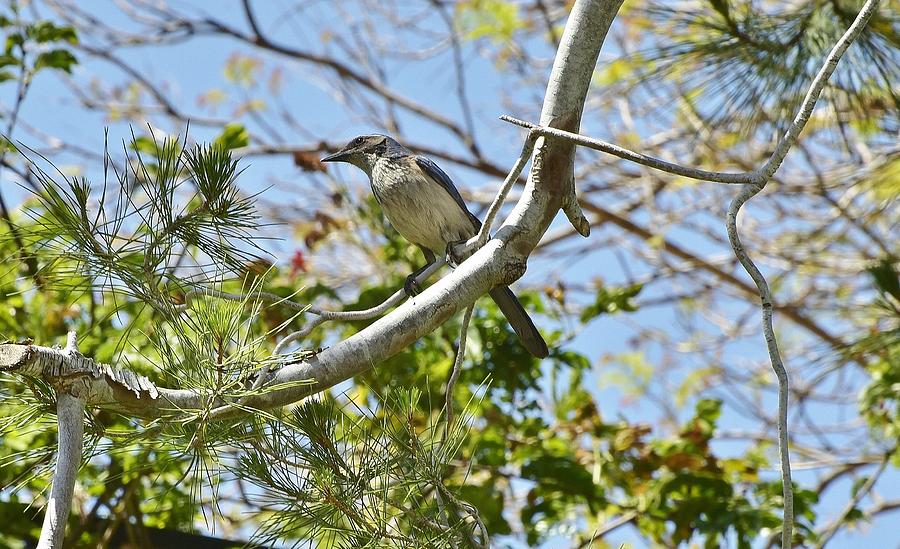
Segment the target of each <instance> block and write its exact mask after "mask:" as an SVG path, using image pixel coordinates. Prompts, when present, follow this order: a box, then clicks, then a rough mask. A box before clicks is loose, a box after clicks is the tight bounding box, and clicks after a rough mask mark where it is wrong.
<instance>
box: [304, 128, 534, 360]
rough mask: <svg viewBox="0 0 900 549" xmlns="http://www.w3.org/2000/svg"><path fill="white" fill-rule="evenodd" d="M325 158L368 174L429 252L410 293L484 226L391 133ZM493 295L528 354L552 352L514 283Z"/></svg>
mask: <svg viewBox="0 0 900 549" xmlns="http://www.w3.org/2000/svg"><path fill="white" fill-rule="evenodd" d="M322 162H347V163H350V164H353V165H354V166H356V167H357V168H359V169H361V170H362V171H364V172H366V175H368V176H369V181H370V182H371V183H372V192H373V193H374V194H375V199H376V200H378V203H379V204H381V207H382V209H383V210H384V214H385V215H386V216H387V218H388V221H390V222H391V225H393V226H394V228H395V229H397V232H399V233H400V234H401V235H402V236H403V238H405V239H406V240H408V241H410V242H412V243H413V244H415V245H417V246H418V247H419V248H420V249H421V250H422V253H423V254H425V259H426V261H427V262H428V263H427V264H426V265H425V266H424V267H422V268H421V269H419V270H417V271H415V272H414V273H412V274H411V275H409V276H408V277H407V279H406V283H405V284H404V285H403V287H404V289H405V290H406V293H407V294H409V295H413V294H415V293H416V291H417V289H418V288H417V283H416V280H415V279H416V276H418V274H419V273H421V272H422V271H424V270H425V269H427V268H428V266H429V265H431V264H432V263H434V262H435V259H436V258H437V257H438V256H443V255H444V254H445V253H447V251H448V246H449V245H450V244H454V243H456V242H460V241H466V240H468V239H470V238H472V237H473V236H475V234H477V233H478V230H479V229H480V228H481V221H479V220H478V218H477V217H475V216H474V215H472V213H471V212H470V211H469V209H468V208H467V207H466V203H465V202H463V199H462V196H460V194H459V191H458V190H457V189H456V186H455V185H453V181H452V180H451V179H450V176H448V175H447V174H446V173H444V171H443V170H441V169H440V168H439V167H438V165H437V164H435V163H434V162H432V161H431V160H429V159H428V158H425V157H422V156H418V155H416V154H414V153H413V152H412V151H410V150H409V149H407V148H406V147H404V146H403V145H401V144H400V143H397V141H395V140H394V139H392V138H390V137H388V136H386V135H361V136H359V137H357V138H355V139H353V140H352V141H350V143H348V144H347V146H346V147H344V148H343V149H341V150H339V151H338V152H336V153H334V154H332V155H329V156H326V157H325V158H323V159H322ZM489 293H490V296H491V298H493V300H494V302H495V303H496V304H497V306H498V307H499V308H500V311H502V312H503V315H504V316H505V317H506V319H507V320H508V321H509V323H510V325H511V326H512V328H513V330H514V331H515V332H516V335H518V336H519V340H521V342H522V344H523V345H524V346H525V348H526V349H527V350H528V352H530V353H531V354H533V355H534V356H536V357H540V358H543V357H545V356H547V354H548V351H547V344H546V343H545V342H544V338H543V337H541V334H540V332H538V330H537V328H536V327H535V325H534V322H532V321H531V318H530V317H529V316H528V313H526V312H525V309H524V308H522V304H521V303H519V300H518V299H516V296H515V294H513V293H512V291H511V290H510V289H509V287H508V286H497V287H495V288H492V289H491V291H490V292H489Z"/></svg>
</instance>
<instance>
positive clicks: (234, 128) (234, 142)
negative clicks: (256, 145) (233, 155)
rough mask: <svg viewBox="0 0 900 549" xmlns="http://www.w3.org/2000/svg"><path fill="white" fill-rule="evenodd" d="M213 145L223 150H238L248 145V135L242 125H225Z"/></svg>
mask: <svg viewBox="0 0 900 549" xmlns="http://www.w3.org/2000/svg"><path fill="white" fill-rule="evenodd" d="M213 143H214V144H215V145H218V146H219V147H221V148H223V149H238V148H241V147H246V146H247V145H249V144H250V134H249V133H248V132H247V128H245V127H244V125H243V124H237V123H231V124H226V125H225V127H224V128H222V133H221V134H220V135H219V137H217V138H216V139H215V141H214V142H213Z"/></svg>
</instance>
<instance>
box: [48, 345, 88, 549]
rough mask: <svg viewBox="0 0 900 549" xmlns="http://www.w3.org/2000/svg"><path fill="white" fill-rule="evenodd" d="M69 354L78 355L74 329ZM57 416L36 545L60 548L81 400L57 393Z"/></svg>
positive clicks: (75, 464) (76, 460) (79, 443)
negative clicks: (54, 450) (55, 446)
mask: <svg viewBox="0 0 900 549" xmlns="http://www.w3.org/2000/svg"><path fill="white" fill-rule="evenodd" d="M62 352H63V353H65V354H66V355H68V356H76V355H78V354H79V353H78V347H77V341H76V337H75V332H69V335H68V339H67V343H66V348H65V349H64V350H63V351H62ZM56 419H57V424H58V426H59V438H58V444H59V450H58V451H57V453H56V471H55V472H54V473H53V483H52V485H51V488H50V500H49V501H48V502H47V511H46V513H45V514H44V525H43V527H42V528H41V537H40V539H39V540H38V545H37V546H38V549H60V548H61V547H62V546H63V539H64V538H65V535H66V519H68V517H69V510H70V509H72V494H73V493H74V491H75V478H76V476H77V475H78V468H79V467H80V466H81V450H82V447H83V445H84V401H82V400H81V399H79V398H76V397H74V396H72V395H69V394H67V393H64V392H59V393H58V399H57V402H56Z"/></svg>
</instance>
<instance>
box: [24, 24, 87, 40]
mask: <svg viewBox="0 0 900 549" xmlns="http://www.w3.org/2000/svg"><path fill="white" fill-rule="evenodd" d="M25 32H26V33H27V34H28V37H29V38H31V39H32V40H34V41H35V42H37V43H39V44H44V43H47V42H56V41H60V40H61V41H65V42H68V43H70V44H75V43H77V42H78V35H77V34H76V33H75V29H73V28H72V27H57V26H56V25H54V24H53V23H52V22H50V21H40V22H39V23H35V24H34V25H29V26H28V27H27V29H26V31H25Z"/></svg>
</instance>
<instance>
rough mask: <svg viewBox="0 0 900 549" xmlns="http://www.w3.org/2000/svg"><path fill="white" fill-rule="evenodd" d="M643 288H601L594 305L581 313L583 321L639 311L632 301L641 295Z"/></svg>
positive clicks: (640, 285) (635, 286)
mask: <svg viewBox="0 0 900 549" xmlns="http://www.w3.org/2000/svg"><path fill="white" fill-rule="evenodd" d="M643 288H644V285H643V284H631V285H629V286H601V287H600V288H599V289H598V290H597V298H596V299H595V300H594V303H592V304H591V305H589V306H587V307H586V308H585V309H584V310H583V311H582V312H581V321H582V322H587V321H589V320H591V319H593V318H595V317H598V316H600V315H604V314H614V313H617V312H619V311H625V312H628V313H632V312H634V311H637V305H635V304H634V303H633V302H632V299H633V298H634V297H636V296H637V295H638V294H639V293H641V290H642V289H643Z"/></svg>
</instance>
